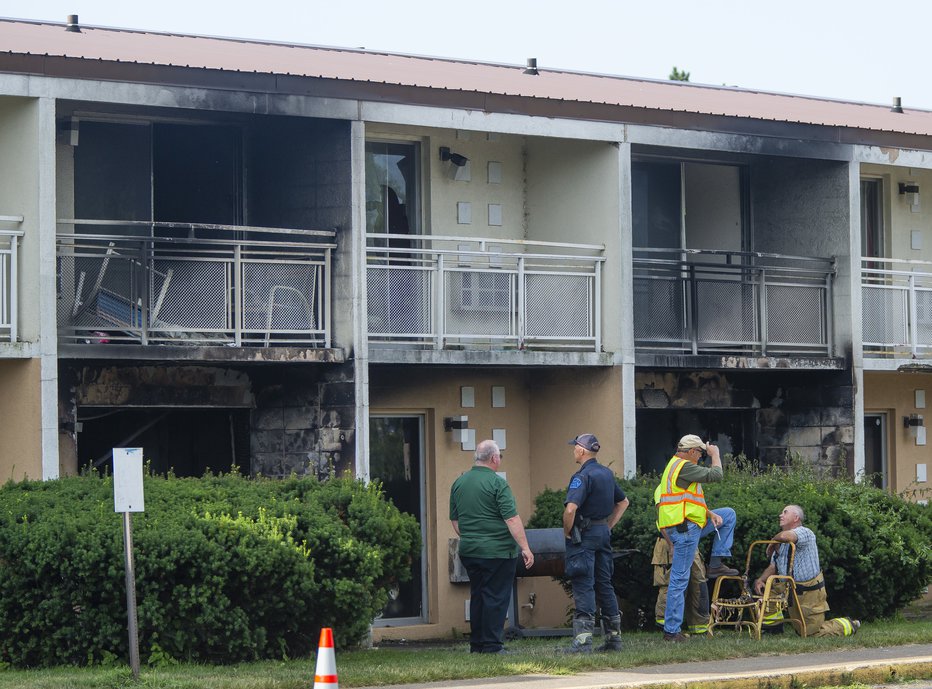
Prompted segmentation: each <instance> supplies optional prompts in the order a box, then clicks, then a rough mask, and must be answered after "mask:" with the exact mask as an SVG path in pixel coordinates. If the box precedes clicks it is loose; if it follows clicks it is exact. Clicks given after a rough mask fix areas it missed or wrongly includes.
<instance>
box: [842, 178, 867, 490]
mask: <svg viewBox="0 0 932 689" xmlns="http://www.w3.org/2000/svg"><path fill="white" fill-rule="evenodd" d="M848 194H849V208H850V211H849V219H850V223H849V226H850V228H849V230H850V234H849V237H850V239H849V246H850V247H851V250H850V251H849V252H848V259H849V266H848V269H847V270H846V271H839V279H841V274H842V272H846V273H847V274H848V278H849V280H850V284H851V289H850V304H851V378H852V384H853V385H854V476H855V479H856V480H858V481H860V480H861V479H862V478H863V476H864V329H863V327H862V323H861V320H862V318H863V316H864V310H863V306H862V303H861V251H862V249H861V165H860V163H858V162H851V163H848Z"/></svg>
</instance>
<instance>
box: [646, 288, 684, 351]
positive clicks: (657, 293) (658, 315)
mask: <svg viewBox="0 0 932 689" xmlns="http://www.w3.org/2000/svg"><path fill="white" fill-rule="evenodd" d="M683 283H684V280H682V279H681V278H638V277H635V278H634V337H635V340H642V341H648V342H674V343H677V344H679V343H682V342H683V341H684V340H685V339H686V314H685V311H684V304H683Z"/></svg>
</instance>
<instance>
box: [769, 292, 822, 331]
mask: <svg viewBox="0 0 932 689" xmlns="http://www.w3.org/2000/svg"><path fill="white" fill-rule="evenodd" d="M824 294H825V290H823V289H820V288H818V287H800V286H796V285H787V286H782V285H769V286H768V287H767V333H768V340H769V341H770V342H780V343H794V344H812V345H819V344H824V343H825V331H824V328H823V323H824V322H825V313H824V307H823V303H822V298H823V295H824Z"/></svg>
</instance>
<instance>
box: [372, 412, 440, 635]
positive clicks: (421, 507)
mask: <svg viewBox="0 0 932 689" xmlns="http://www.w3.org/2000/svg"><path fill="white" fill-rule="evenodd" d="M423 448H424V417H423V416H422V415H414V416H403V415H373V416H371V417H370V418H369V475H370V477H371V479H372V480H373V481H379V482H380V483H381V484H382V488H383V490H384V491H385V495H386V497H388V498H389V499H390V500H391V501H392V502H393V503H394V504H395V507H397V508H398V509H399V510H401V511H402V512H405V513H407V514H410V515H412V516H413V517H414V518H415V519H417V520H418V524H420V526H421V554H420V556H419V557H416V558H414V560H413V561H412V562H411V578H410V580H408V581H405V582H401V583H400V584H398V585H397V586H396V587H395V588H394V589H393V590H392V591H391V593H390V598H389V601H388V604H387V605H386V606H385V609H384V610H383V611H382V614H381V616H380V617H379V619H377V620H376V621H375V623H374V624H375V625H376V626H389V625H391V626H398V625H405V624H420V623H422V622H426V621H427V572H426V568H425V566H424V563H425V549H426V543H427V522H426V519H425V509H426V508H425V505H426V500H425V486H424V449H423Z"/></svg>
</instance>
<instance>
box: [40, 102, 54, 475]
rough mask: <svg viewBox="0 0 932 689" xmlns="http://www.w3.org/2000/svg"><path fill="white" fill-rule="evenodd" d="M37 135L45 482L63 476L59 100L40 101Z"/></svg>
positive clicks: (42, 438)
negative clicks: (58, 313) (58, 307)
mask: <svg viewBox="0 0 932 689" xmlns="http://www.w3.org/2000/svg"><path fill="white" fill-rule="evenodd" d="M38 119H39V122H38V127H37V132H36V156H37V158H38V174H39V179H38V186H39V204H38V208H39V214H38V215H39V217H38V225H39V275H40V281H39V338H38V351H39V357H40V362H41V363H40V374H39V379H40V388H41V392H40V395H41V402H40V409H41V412H40V413H41V417H42V418H41V436H42V437H41V446H42V478H43V479H46V480H47V479H54V478H58V476H59V457H58V323H57V318H56V305H57V300H56V294H55V233H56V231H57V222H56V221H57V212H56V195H55V177H56V172H55V161H56V158H55V99H54V98H40V99H39V109H38Z"/></svg>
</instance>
